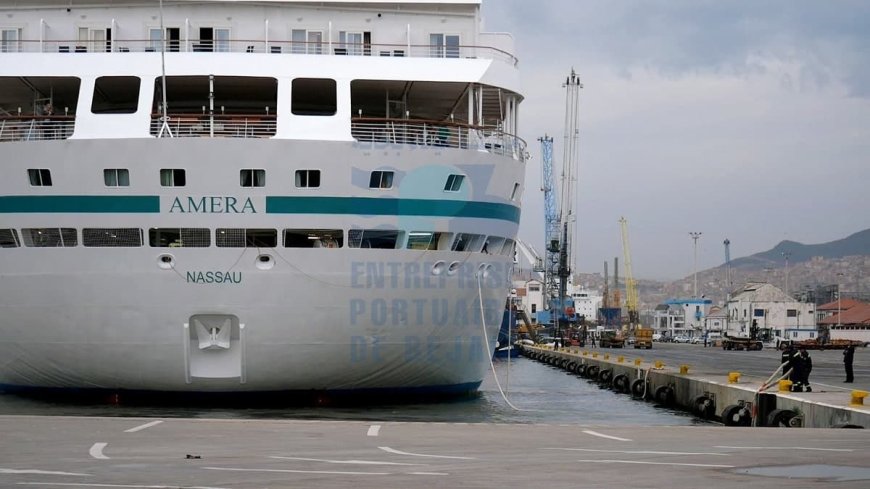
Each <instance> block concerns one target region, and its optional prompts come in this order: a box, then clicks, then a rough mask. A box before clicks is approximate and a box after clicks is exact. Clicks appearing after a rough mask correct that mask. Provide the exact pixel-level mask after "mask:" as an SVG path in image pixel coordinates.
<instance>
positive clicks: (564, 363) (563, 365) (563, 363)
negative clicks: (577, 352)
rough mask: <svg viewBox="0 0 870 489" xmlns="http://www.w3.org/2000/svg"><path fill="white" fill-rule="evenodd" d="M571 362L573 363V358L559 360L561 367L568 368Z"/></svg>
mask: <svg viewBox="0 0 870 489" xmlns="http://www.w3.org/2000/svg"><path fill="white" fill-rule="evenodd" d="M569 363H571V360H568V359H567V358H566V359H565V360H562V361H561V362H559V367H561V368H565V369H567V368H568V364H569Z"/></svg>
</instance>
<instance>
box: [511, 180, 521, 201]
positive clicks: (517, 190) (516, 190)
mask: <svg viewBox="0 0 870 489" xmlns="http://www.w3.org/2000/svg"><path fill="white" fill-rule="evenodd" d="M519 193H520V184H518V183H515V184H514V189H513V191H512V192H511V200H517V195H518V194H519Z"/></svg>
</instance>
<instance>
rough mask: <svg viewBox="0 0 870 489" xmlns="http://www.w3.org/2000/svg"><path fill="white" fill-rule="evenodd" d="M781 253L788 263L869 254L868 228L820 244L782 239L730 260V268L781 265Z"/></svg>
mask: <svg viewBox="0 0 870 489" xmlns="http://www.w3.org/2000/svg"><path fill="white" fill-rule="evenodd" d="M783 253H790V256H789V264H790V265H791V264H794V265H797V264H800V263H804V262H807V261H810V260H812V259H813V258H816V259H818V258H824V259H836V258H844V257H847V256H858V255H870V229H865V230H864V231H860V232H857V233H855V234H853V235H851V236H849V237H847V238H843V239H839V240H836V241H831V242H828V243H822V244H813V245H805V244H803V243H798V242H795V241H782V242H781V243H779V244H778V245H776V246H774V247H773V248H772V249H770V250H768V251H764V252H761V253H756V254H754V255H751V256H747V257H743V258H738V259H736V260H732V261H731V268H732V269H740V270H746V271H749V270H763V269H765V268H775V267H781V266H784V265H785V258H784V257H783Z"/></svg>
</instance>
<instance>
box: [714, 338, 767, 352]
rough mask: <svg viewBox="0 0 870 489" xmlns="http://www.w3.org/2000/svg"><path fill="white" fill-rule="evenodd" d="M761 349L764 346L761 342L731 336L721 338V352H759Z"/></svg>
mask: <svg viewBox="0 0 870 489" xmlns="http://www.w3.org/2000/svg"><path fill="white" fill-rule="evenodd" d="M762 348H764V344H763V343H762V342H761V340H753V339H749V338H735V337H733V336H723V337H722V349H723V350H761V349H762Z"/></svg>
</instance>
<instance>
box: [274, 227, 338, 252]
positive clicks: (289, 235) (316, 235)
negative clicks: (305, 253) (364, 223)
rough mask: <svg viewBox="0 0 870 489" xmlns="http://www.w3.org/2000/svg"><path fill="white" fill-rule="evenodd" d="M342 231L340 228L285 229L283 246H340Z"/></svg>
mask: <svg viewBox="0 0 870 489" xmlns="http://www.w3.org/2000/svg"><path fill="white" fill-rule="evenodd" d="M342 246H344V232H343V231H342V230H341V229H285V230H284V247H285V248H341V247H342Z"/></svg>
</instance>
